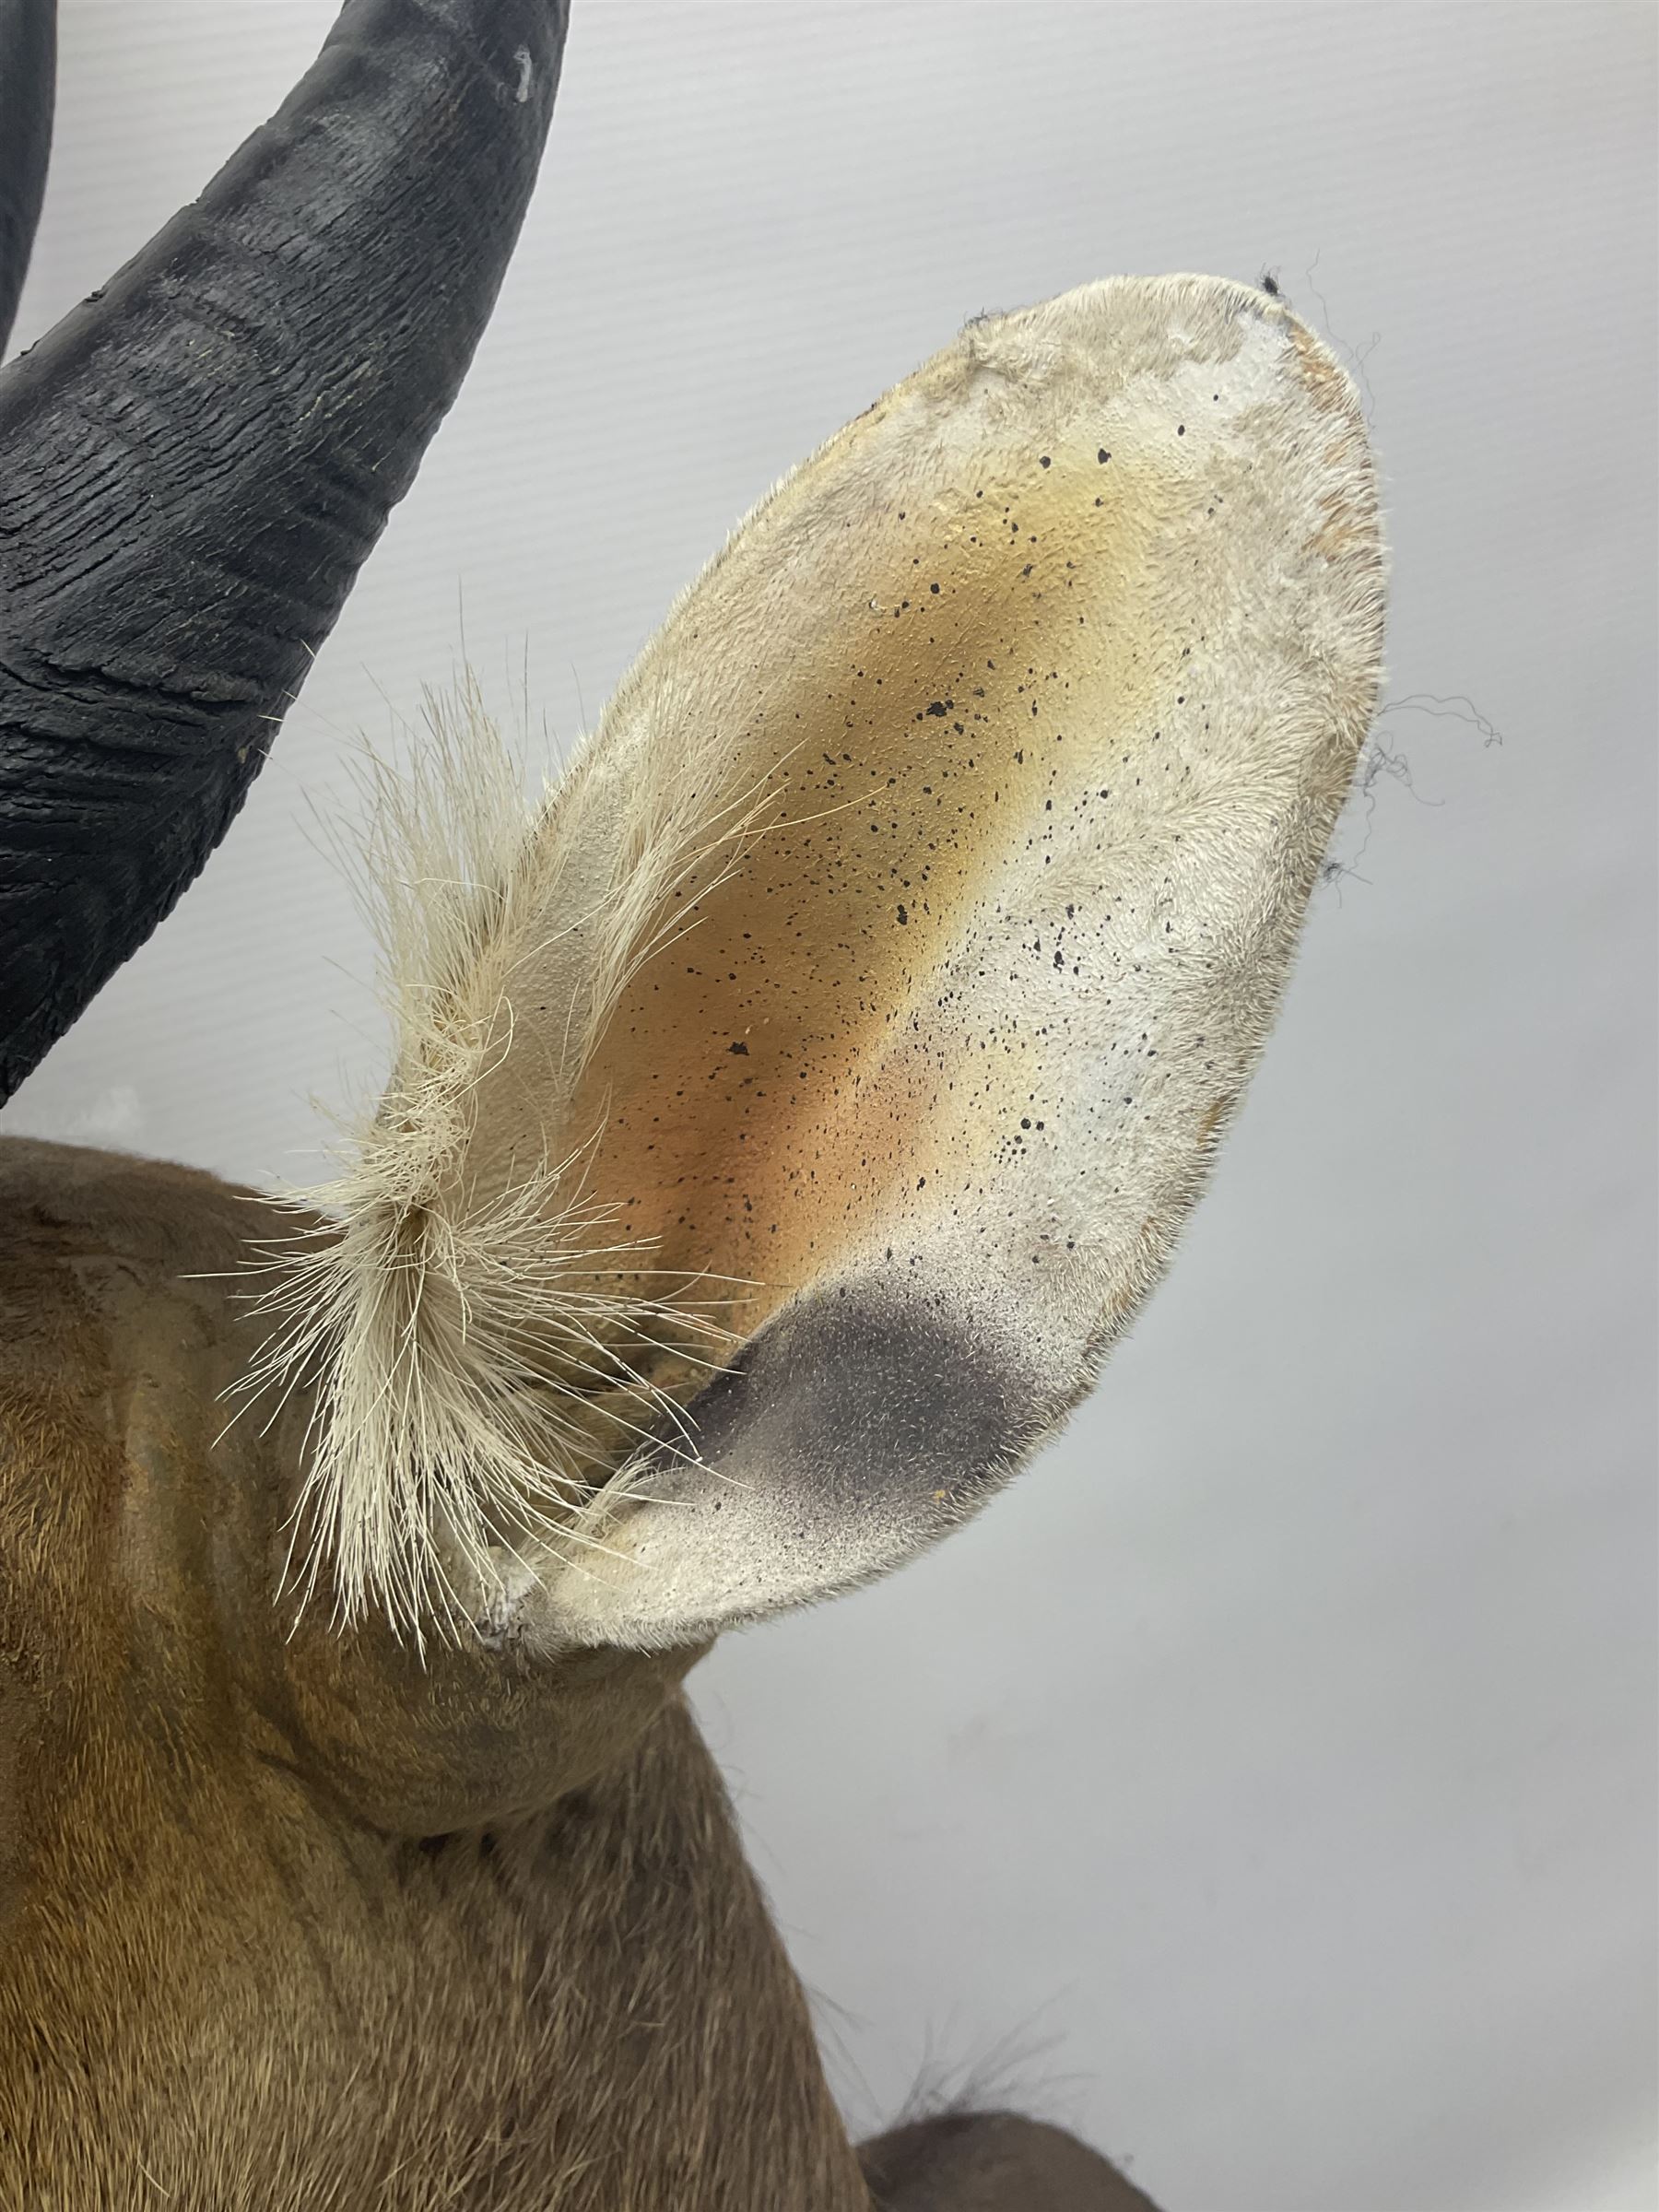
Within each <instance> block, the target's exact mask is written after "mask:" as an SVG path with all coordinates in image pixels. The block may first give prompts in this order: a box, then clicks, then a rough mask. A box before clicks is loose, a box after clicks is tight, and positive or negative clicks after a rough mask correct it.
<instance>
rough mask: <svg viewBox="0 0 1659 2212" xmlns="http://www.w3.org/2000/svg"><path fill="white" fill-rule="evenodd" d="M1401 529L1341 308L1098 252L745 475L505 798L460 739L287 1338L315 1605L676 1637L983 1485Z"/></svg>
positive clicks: (1164, 1202) (1133, 1294)
mask: <svg viewBox="0 0 1659 2212" xmlns="http://www.w3.org/2000/svg"><path fill="white" fill-rule="evenodd" d="M1383 565H1384V564H1383V555H1382V543H1381V535H1380V529H1379V524H1378V516H1377V502H1376V493H1375V486H1374V478H1373V472H1372V467H1371V459H1370V455H1369V453H1368V448H1367V441H1366V437H1365V430H1364V425H1363V422H1362V419H1361V417H1360V415H1359V408H1358V406H1357V404H1356V400H1355V396H1354V394H1353V391H1352V389H1351V387H1350V385H1349V383H1348V381H1347V378H1346V377H1345V375H1344V374H1343V372H1342V371H1341V370H1340V369H1339V368H1338V367H1337V366H1336V364H1335V361H1334V360H1333V359H1331V357H1330V355H1329V354H1328V353H1327V352H1326V351H1325V350H1324V348H1323V347H1321V346H1320V345H1319V343H1318V342H1317V341H1316V340H1315V339H1314V338H1313V337H1312V336H1311V335H1310V334H1309V333H1308V332H1307V331H1306V330H1305V329H1304V328H1303V327H1302V326H1301V325H1300V324H1299V323H1297V322H1296V321H1295V320H1294V318H1293V317H1292V316H1291V315H1290V314H1289V313H1288V312H1287V311H1286V310H1285V308H1284V307H1283V306H1282V305H1281V304H1279V303H1278V302H1277V300H1273V299H1270V298H1268V297H1265V295H1263V294H1261V293H1258V292H1255V291H1251V290H1247V289H1244V288H1241V287H1238V286H1235V285H1231V284H1226V283H1221V282H1218V281H1215V280H1212V279H1208V278H1202V277H1167V278H1160V279H1154V280H1143V279H1129V278H1124V279H1117V280H1113V281H1111V282H1107V283H1101V284H1096V285H1090V286H1088V287H1085V288H1083V289H1081V290H1078V291H1075V292H1071V293H1067V294H1066V295H1065V297H1064V298H1062V299H1059V300H1053V301H1050V302H1049V303H1048V304H1047V305H1045V306H1042V307H1038V308H1033V309H1031V310H1030V311H1028V312H1023V313H1019V314H1013V315H1008V316H1005V317H1002V318H999V319H996V320H992V321H983V322H979V323H976V324H972V325H971V326H970V327H969V328H968V329H967V330H966V331H965V332H964V333H963V334H962V335H961V336H960V337H959V339H958V340H957V342H956V343H955V345H953V346H951V347H948V348H947V350H946V351H945V352H943V353H941V354H939V355H937V356H936V357H935V359H933V360H931V361H930V362H928V363H927V365H926V366H925V367H924V368H923V369H922V370H920V371H918V372H917V373H916V374H915V375H914V376H912V377H911V378H909V379H908V380H907V381H906V382H903V383H901V384H900V385H899V386H898V387H897V388H896V389H895V390H894V391H892V392H891V393H889V394H888V395H887V397H886V398H885V399H882V400H880V401H878V402H877V404H876V405H875V406H873V407H871V408H869V409H868V410H867V411H866V412H865V414H863V415H861V416H860V417H859V418H857V420H856V421H855V422H853V424H851V425H850V426H849V427H848V428H847V429H844V430H842V431H841V433H840V435H839V436H837V437H836V438H834V439H832V440H831V441H830V443H829V444H828V445H826V446H825V447H824V448H823V449H822V450H821V451H820V452H819V453H817V454H816V455H815V456H814V457H813V459H812V460H810V461H809V462H807V463H806V465H804V466H803V467H801V468H799V469H798V470H796V471H795V473H794V475H793V476H791V477H788V478H787V479H786V480H785V481H784V482H783V483H782V485H780V486H779V487H778V488H777V489H776V490H774V491H773V492H772V493H771V495H770V497H769V498H767V499H766V500H764V501H763V502H762V503H761V504H760V506H759V507H758V508H757V509H756V511H755V512H754V513H753V514H751V515H750V516H749V518H748V520H747V522H746V523H745V524H743V525H742V527H741V528H740V529H739V530H738V531H737V532H736V534H735V535H734V537H733V538H732V540H731V542H730V543H729V544H728V545H727V547H725V549H724V552H723V553H722V554H721V555H720V556H719V557H718V558H717V559H715V560H714V561H713V562H712V564H711V566H710V567H709V568H708V569H707V570H706V571H705V572H704V573H703V575H702V576H701V577H700V579H699V580H698V582H696V583H695V584H694V585H693V586H692V587H691V588H690V589H689V590H688V592H687V593H686V594H684V596H683V597H682V598H681V599H680V600H679V601H678V603H677V606H675V607H674V609H673V611H672V612H671V614H670V616H669V618H668V620H667V621H666V623H665V626H664V628H663V629H662V630H661V631H660V632H659V634H658V635H657V637H656V638H655V639H654V640H653V642H652V644H651V645H650V646H649V647H648V648H647V650H646V652H645V653H644V654H643V655H642V657H641V660H640V662H639V664H638V665H637V666H636V667H635V669H634V671H633V673H632V674H631V675H630V676H629V678H628V679H627V681H626V682H625V683H624V684H623V686H622V688H621V689H620V690H619V691H618V695H617V697H616V698H615V700H613V701H612V702H611V704H610V706H609V707H608V708H607V710H606V713H605V715H604V717H603V719H602V721H601V723H600V725H599V728H598V731H597V733H596V735H594V738H593V739H592V741H591V742H590V743H589V744H588V745H587V746H586V747H585V748H584V749H583V750H582V752H581V753H580V755H579V756H578V758H577V759H576V760H575V762H574V764H573V766H572V768H571V771H570V772H569V774H568V775H567V776H566V777H565V779H564V781H563V782H561V783H560V784H559V787H558V788H557V789H555V790H553V791H552V792H550V793H549V794H548V795H547V799H546V801H545V803H544V804H543V806H541V808H540V809H539V811H538V812H536V813H535V815H534V817H533V818H531V819H529V820H527V821H526V820H524V818H523V814H522V808H521V806H520V805H519V803H518V801H517V798H516V794H515V790H514V787H513V782H512V777H511V775H509V774H508V773H506V772H504V771H502V770H501V769H500V767H499V766H498V765H495V764H493V762H492V754H491V749H490V744H491V741H490V740H489V738H488V733H487V732H486V733H482V734H480V732H479V731H478V730H477V728H476V727H471V728H467V729H465V730H464V731H463V734H462V735H454V734H453V733H452V734H451V740H450V741H449V742H447V743H445V744H443V745H441V746H440V747H438V748H437V754H436V757H435V759H434V762H433V763H432V764H431V765H430V766H429V769H428V771H425V772H426V782H427V785H428V786H429V788H423V789H422V790H418V791H417V793H416V794H414V796H413V797H412V798H411V799H409V800H408V801H407V802H406V803H405V804H404V805H403V806H402V809H401V817H402V818H401V823H399V822H397V821H394V830H397V831H398V833H399V838H398V839H394V843H396V842H398V841H399V839H400V840H401V851H389V852H388V853H386V854H384V855H382V863H381V865H382V880H383V885H384V892H385V897H386V900H387V905H388V915H389V921H390V933H389V934H390V936H391V939H392V943H393V948H394V977H395V983H394V998H395V1006H396V1010H397V1015H398V1018H399V1022H400V1028H401V1041H400V1045H399V1049H398V1054H397V1062H396V1067H395V1070H394V1075H393V1077H392V1080H391V1083H390V1085H389V1087H388V1089H387V1092H386V1095H385V1098H384V1100H383V1102H382V1106H381V1108H380V1111H379V1112H378V1114H377V1115H376V1117H375V1119H374V1121H373V1123H372V1124H371V1126H370V1127H369V1128H368V1129H366V1130H365V1131H364V1132H363V1134H362V1137H361V1141H360V1144H359V1147H358V1151H357V1156H356V1159H355V1161H354V1163H353V1164H352V1166H351V1167H350V1170H349V1171H348V1173H347V1177H346V1179H345V1180H344V1182H342V1183H341V1184H340V1185H339V1186H337V1187H336V1188H335V1190H334V1191H333V1192H332V1193H331V1194H330V1198H331V1204H332V1207H333V1211H334V1214H335V1219H336V1224H337V1225H336V1226H335V1227H334V1228H332V1229H331V1230H329V1231H328V1233H327V1234H326V1235H325V1236H324V1237H322V1238H321V1239H320V1240H319V1241H317V1243H316V1244H315V1246H314V1247H313V1248H312V1250H311V1251H310V1253H309V1256H308V1258H307V1260H306V1261H305V1263H304V1264H303V1265H302V1266H301V1267H300V1268H299V1269H298V1270H297V1271H296V1272H295V1274H294V1276H293V1277H292V1280H291V1281H290V1283H289V1285H288V1302H289V1312H290V1315H291V1327H290V1335H289V1336H288V1339H287V1340H286V1341H285V1343H284V1345H283V1346H282V1347H280V1349H279V1352H278V1358H279V1359H281V1360H295V1359H298V1360H300V1361H303V1362H305V1363H308V1364H309V1366H310V1368H311V1369H312V1382H313V1386H314V1388H315V1390H316V1393H317V1399H316V1404H317V1415H316V1421H315V1426H314V1431H313V1436H312V1448H311V1456H310V1459H309V1463H308V1466H307V1469H306V1472H305V1477H304V1480H305V1489H304V1498H303V1509H302V1512H301V1515H300V1527H301V1530H302V1537H303V1543H304V1546H305V1547H306V1549H305V1564H306V1566H307V1568H308V1570H309V1571H310V1572H311V1573H312V1574H313V1575H319V1574H320V1575H322V1576H323V1577H324V1579H325V1581H326V1583H327V1584H328V1586H329V1588H330V1590H331V1591H332V1594H333V1597H334V1600H335V1603H336V1604H337V1605H339V1606H341V1607H342V1608H343V1609H344V1611H346V1612H347V1614H352V1613H356V1612H357V1611H359V1610H360V1609H361V1608H363V1607H364V1606H378V1607H382V1608H384V1609H385V1610H387V1611H388V1612H389V1613H390V1615H391V1616H392V1618H394V1620H396V1621H397V1622H399V1623H400V1624H401V1625H403V1626H405V1627H406V1628H410V1629H415V1630H418V1629H419V1628H420V1626H421V1625H422V1624H423V1623H424V1622H431V1621H446V1622H447V1623H449V1624H450V1625H451V1626H452V1627H456V1626H459V1625H461V1624H464V1623H465V1622H466V1621H472V1622H474V1623H478V1624H487V1625H488V1628H489V1630H490V1632H491V1633H494V1634H502V1635H516V1636H520V1637H523V1638H524V1639H527V1640H529V1641H532V1642H534V1643H535V1644H537V1645H538V1646H541V1647H543V1648H549V1647H554V1646H559V1645H563V1644H569V1643H572V1642H622V1643H632V1644H636V1645H644V1646H651V1645H658V1644H666V1643H672V1642H676V1641H686V1640H688V1639H693V1638H701V1637H703V1636H706V1635H707V1634H709V1633H711V1632H712V1631H713V1630H716V1629H718V1628H720V1627H721V1626H723V1625H724V1624H726V1623H728V1622H732V1621H735V1620H742V1619H749V1618H756V1617H758V1616H759V1615H761V1614H763V1613H766V1612H769V1611H771V1610H773V1609H775V1608H777V1607H779V1606H784V1605H788V1604H793V1603H800V1602H804V1601H806V1600H808V1599H811V1598H813V1597H816V1596H819V1595H822V1594H827V1593H829V1592H830V1591H833V1590H838V1589H842V1588H845V1587H847V1586H849V1585H850V1584H852V1583H856V1582H858V1581H860V1580H862V1579H865V1578H866V1577H868V1576H870V1575H872V1574H875V1573H877V1572H879V1571H882V1570H884V1569H886V1568H888V1567H889V1566H891V1565H893V1564H895V1563H896V1562H897V1561H899V1560H900V1559H903V1558H904V1557H906V1556H908V1555H909V1554H911V1553H912V1552H914V1551H915V1550H916V1549H918V1548H919V1547H921V1546H923V1545H924V1544H926V1543H928V1542H929V1541H931V1540H932V1539H933V1538H934V1537H935V1536H936V1535H939V1534H940V1533H941V1532H942V1531H943V1530H945V1529H946V1528H947V1527H948V1526H950V1525H951V1524H953V1523H954V1522H956V1521H958V1520H959V1519H961V1518H962V1517H963V1516H964V1515H965V1514H966V1513H967V1512H971V1511H972V1510H973V1509H974V1508H975V1507H976V1506H977V1505H978V1504H979V1503H980V1502H982V1500H983V1499H984V1498H985V1497H986V1496H987V1495H989V1494H990V1492H991V1491H992V1490H994V1488H995V1487H996V1486H997V1485H998V1484H999V1483H1001V1482H1002V1481H1003V1480H1005V1479H1006V1477H1007V1476H1008V1475H1009V1474H1010V1473H1011V1472H1012V1471H1013V1469H1014V1468H1015V1467H1016V1466H1017V1465H1018V1464H1019V1463H1020V1461H1021V1460H1022V1459H1023V1458H1024V1457H1025V1456H1027V1455H1028V1454H1029V1453H1030V1451H1031V1450H1032V1449H1033V1447H1034V1446H1035V1445H1036V1444H1037V1443H1038V1442H1039V1441H1041V1439H1042V1438H1043V1437H1044V1436H1046V1435H1047V1434H1048V1433H1049V1432H1050V1431H1051V1430H1053V1427H1054V1425H1055V1424H1056V1423H1057V1422H1058V1421H1059V1420H1060V1419H1061V1418H1063V1417H1064V1416H1065V1413H1066V1412H1067V1410H1068V1409H1069V1408H1070V1407H1071V1406H1074V1405H1076V1403H1077V1400H1078V1399H1079V1398H1080V1397H1081V1396H1082V1395H1083V1394H1084V1393H1085V1392H1086V1391H1087V1390H1088V1387H1089V1383H1090V1382H1091V1380H1092V1378H1093V1375H1094V1373H1095V1371H1096V1368H1097V1366H1098V1364H1099V1361H1100V1358H1101V1356H1102V1354H1103V1353H1104V1352H1105V1351H1106V1349H1107V1348H1108V1347H1110V1345H1111V1344H1112V1341H1113V1340H1114V1338H1115V1337H1116V1336H1117V1335H1118V1334H1119V1333H1120V1332H1121V1331H1122V1329H1123V1328H1124V1325H1125V1324H1126V1323H1127V1321H1128V1319H1129V1317H1130V1315H1131V1314H1132V1313H1133V1312H1134V1311H1135V1307H1136V1305H1137V1304H1138V1303H1139V1301H1140V1300H1141V1299H1142V1298H1143V1297H1144V1296H1145V1294H1146V1292H1147V1289H1148V1288H1149V1287H1150V1285H1151V1284H1152V1283H1153V1281H1154V1280H1155V1279H1156V1278H1157V1277H1158V1275H1159V1271H1160V1270H1161V1268H1162V1267H1163V1265H1164V1264H1165V1262H1166V1260H1167V1258H1168V1256H1169V1253H1170V1251H1171V1245H1172V1242H1173V1240H1174V1237H1175V1235H1176V1232H1177V1230H1179V1228H1180V1225H1181V1223H1182V1219H1183V1218H1184V1216H1185V1214H1186V1212H1187V1210H1188V1208H1189V1207H1190V1206H1191V1205H1192V1203H1193V1200H1194V1197H1195V1195H1196V1194H1197V1192H1198V1190H1199V1188H1200V1186H1201V1184H1202V1182H1203V1181H1204V1178H1205V1175H1206V1171H1207V1168H1208V1165H1209V1162H1210V1160H1211V1158H1212V1156H1213V1154H1214V1151H1215V1148H1216V1145H1217V1142H1218V1137H1219V1135H1220V1134H1221V1132H1222V1130H1223V1129H1224V1127H1225V1125H1226V1124H1227V1121H1228V1118H1229V1116H1230V1113H1231V1112H1232V1111H1233V1108H1234V1106H1235V1104H1236V1102H1237V1100H1238V1098H1239V1095H1240V1092H1241V1088H1242V1086H1243V1084H1244V1082H1245V1080H1246V1078H1247V1077H1248V1075H1249V1072H1250V1069H1251V1067H1252V1065H1253V1062H1254V1060H1255V1057H1256V1055H1257V1053H1258V1052H1259V1051H1260V1049H1261V1046H1262V1043H1263V1041H1264V1039H1265V1036H1266V1033H1267V1030H1268V1028H1269V1025H1270V1024H1271V1022H1272V1019H1273V1017H1274V1013H1275V1010H1276V1008H1277V1003H1278V999H1279V995H1280V993H1281V990H1282V988H1283V984H1284V981H1285V976H1286V973H1287V970H1288V963H1289V960H1290V957H1291V952H1292V947H1293V945H1294V940H1295V936H1296V933H1297V930H1298V927H1299V925H1300V920H1301V916H1302V912H1303V909H1304V906H1305V904H1306V900H1307V897H1308V893H1309V890H1310V888H1311V886H1312V882H1313V879H1314V877H1315V873H1316V871H1317V868H1318V865H1319V861H1320V857H1321V854H1322V853H1323V851H1324V844H1325V841H1326V839H1327V837H1328V835H1329V833H1330V830H1331V827H1332V824H1333V821H1334V819H1335V815H1336V812H1337V809H1338V808H1339V806H1340V805H1341V803H1342V799H1343V796H1344V794H1345V792H1346V790H1347V785H1348V782H1349V779H1350V776H1351V774H1352V771H1353V769H1354V765H1355V762H1356V759H1357V758H1358V755H1359V749H1360V747H1361V745H1362V743H1363V740H1364V737H1365V735H1366V732H1367V729H1368V727H1369V724H1370V721H1371V714H1372V712H1373V707H1374V702H1375V696H1376V690H1377V683H1378V673H1379V661H1380V654H1381V647H1382V607H1383ZM476 721H477V717H476V716H470V717H469V716H468V715H466V714H465V713H463V714H462V716H461V724H469V723H476ZM393 811H394V816H395V815H396V814H397V812H398V809H397V808H396V807H394V810H393Z"/></svg>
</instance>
